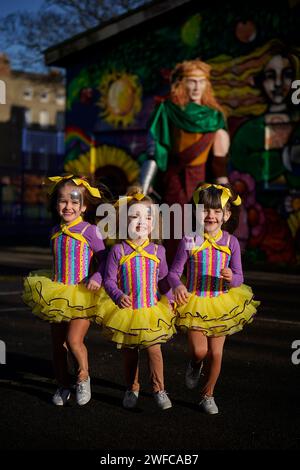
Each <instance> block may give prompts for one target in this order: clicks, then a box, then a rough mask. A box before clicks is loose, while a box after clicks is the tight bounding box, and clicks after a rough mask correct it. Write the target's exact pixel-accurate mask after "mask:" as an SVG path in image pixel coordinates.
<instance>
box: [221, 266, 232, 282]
mask: <svg viewBox="0 0 300 470" xmlns="http://www.w3.org/2000/svg"><path fill="white" fill-rule="evenodd" d="M221 277H222V278H223V279H225V281H227V282H231V281H232V277H233V274H232V271H231V269H230V268H223V269H221Z"/></svg>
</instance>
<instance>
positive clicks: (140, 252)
mask: <svg viewBox="0 0 300 470" xmlns="http://www.w3.org/2000/svg"><path fill="white" fill-rule="evenodd" d="M126 243H127V244H128V245H129V246H130V247H131V248H132V249H133V250H134V251H132V252H131V253H129V255H124V256H122V258H121V259H120V264H124V263H126V261H129V260H130V259H132V258H135V256H144V257H145V258H149V259H152V260H153V261H156V262H157V263H160V259H159V258H158V257H157V256H156V255H152V254H151V253H148V251H146V250H145V249H144V248H146V246H148V245H149V243H150V242H149V240H145V241H144V243H143V244H142V245H136V244H135V243H133V242H132V241H131V240H126Z"/></svg>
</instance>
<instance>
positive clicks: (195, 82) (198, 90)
mask: <svg viewBox="0 0 300 470" xmlns="http://www.w3.org/2000/svg"><path fill="white" fill-rule="evenodd" d="M184 83H185V88H186V92H187V95H188V97H189V101H191V102H193V103H197V104H201V100H202V96H203V93H204V91H205V88H206V84H207V79H206V77H205V75H204V74H203V75H201V74H200V75H199V74H197V75H196V74H195V75H193V74H191V75H190V76H188V77H185V78H184Z"/></svg>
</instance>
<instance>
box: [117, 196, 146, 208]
mask: <svg viewBox="0 0 300 470" xmlns="http://www.w3.org/2000/svg"><path fill="white" fill-rule="evenodd" d="M144 197H145V194H142V193H136V194H133V195H132V196H123V197H120V198H119V199H118V200H117V202H116V203H115V207H118V206H121V205H122V204H125V203H128V202H129V201H132V199H136V200H137V201H142V200H143V199H144Z"/></svg>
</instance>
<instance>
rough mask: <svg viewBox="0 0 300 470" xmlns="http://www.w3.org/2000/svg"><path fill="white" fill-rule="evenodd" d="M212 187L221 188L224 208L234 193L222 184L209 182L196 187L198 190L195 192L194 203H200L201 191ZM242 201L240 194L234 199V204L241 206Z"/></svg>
mask: <svg viewBox="0 0 300 470" xmlns="http://www.w3.org/2000/svg"><path fill="white" fill-rule="evenodd" d="M210 187H214V188H216V189H220V190H221V191H222V194H221V206H222V209H224V207H225V206H226V204H227V202H228V199H230V198H231V197H233V195H232V193H231V191H230V189H229V188H226V187H225V186H222V185H221V184H209V183H207V184H203V185H202V186H201V187H200V188H198V189H196V191H195V192H194V194H193V200H194V203H195V204H198V203H199V193H200V191H203V190H205V189H208V188H210ZM241 203H242V200H241V198H240V196H237V197H236V199H235V200H234V201H232V204H234V205H235V206H239V205H240V204H241Z"/></svg>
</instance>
